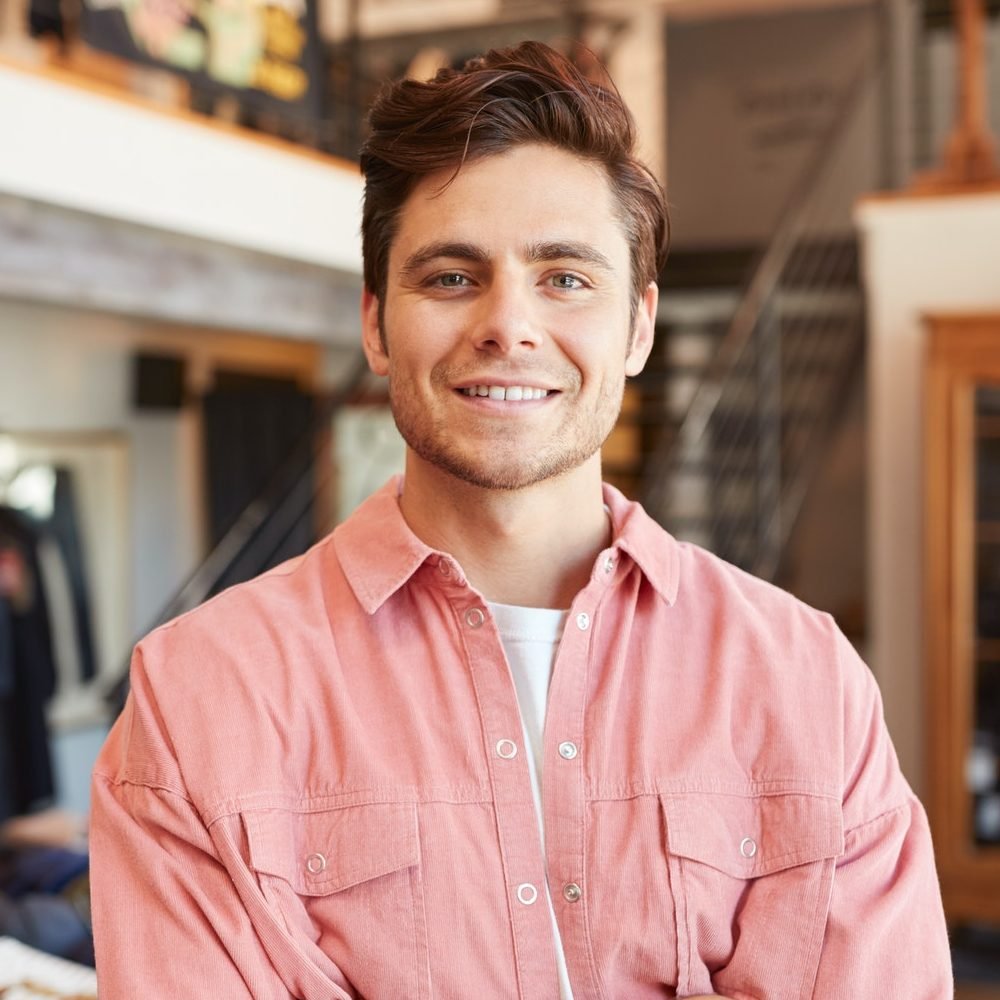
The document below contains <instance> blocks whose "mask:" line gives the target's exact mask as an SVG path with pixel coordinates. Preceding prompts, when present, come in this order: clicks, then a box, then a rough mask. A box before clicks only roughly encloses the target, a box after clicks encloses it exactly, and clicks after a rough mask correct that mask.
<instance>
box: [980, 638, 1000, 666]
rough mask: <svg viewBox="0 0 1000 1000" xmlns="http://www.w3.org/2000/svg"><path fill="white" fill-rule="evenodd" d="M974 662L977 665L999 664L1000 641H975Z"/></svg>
mask: <svg viewBox="0 0 1000 1000" xmlns="http://www.w3.org/2000/svg"><path fill="white" fill-rule="evenodd" d="M976 661H977V662H978V663H992V662H997V663H1000V639H977V640H976Z"/></svg>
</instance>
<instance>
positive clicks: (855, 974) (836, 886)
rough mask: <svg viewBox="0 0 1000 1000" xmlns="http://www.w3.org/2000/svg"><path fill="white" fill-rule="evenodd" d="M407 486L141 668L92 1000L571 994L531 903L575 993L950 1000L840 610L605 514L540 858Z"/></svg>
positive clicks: (916, 827) (875, 715) (380, 497)
mask: <svg viewBox="0 0 1000 1000" xmlns="http://www.w3.org/2000/svg"><path fill="white" fill-rule="evenodd" d="M399 489H400V483H399V482H398V481H393V482H391V483H390V484H388V485H387V486H386V488H385V489H383V490H382V491H381V492H380V493H378V494H376V496H374V497H373V498H371V499H370V500H369V501H367V502H366V503H365V504H364V505H363V506H362V507H361V508H360V509H359V510H358V511H357V512H356V513H355V515H354V516H353V517H351V518H350V519H349V520H348V521H346V522H345V523H344V524H343V525H341V526H340V527H339V528H338V529H337V530H336V531H335V532H334V533H333V534H332V535H331V536H330V537H328V538H327V539H325V540H324V541H322V542H320V543H319V544H318V545H317V546H315V547H314V548H313V549H311V550H310V551H309V552H308V553H306V554H305V555H304V556H302V557H300V558H298V559H296V560H293V561H292V562H290V563H287V564H285V565H283V566H281V567H278V568H277V569H275V570H272V571H271V572H269V573H267V574H265V575H264V576H262V577H260V578H258V579H257V580H255V581H252V582H251V583H248V584H245V585H242V586H239V587H235V588H232V589H231V590H229V591H226V592H225V593H223V594H221V595H220V596H218V597H217V598H215V599H214V600H212V601H211V602H209V603H207V604H206V605H203V606H202V607H201V608H199V609H197V610H195V611H193V612H191V613H190V614H188V615H186V616H184V617H183V618H181V619H178V620H176V621H174V622H172V623H170V624H168V625H166V626H164V627H162V628H160V629H158V630H157V631H155V632H154V633H152V634H151V635H150V636H148V637H147V638H146V639H145V640H143V642H142V643H140V645H139V646H138V647H137V649H136V652H135V655H134V659H133V667H132V693H131V695H130V698H129V702H128V704H127V706H126V709H125V712H124V714H123V715H122V717H121V718H120V719H119V721H118V723H117V724H116V725H115V727H114V729H113V731H112V733H111V735H110V737H109V739H108V742H107V744H106V746H105V748H104V750H103V752H102V754H101V757H100V760H99V761H98V764H97V767H96V769H95V776H94V789H93V814H92V834H91V836H92V841H91V844H92V891H93V904H94V932H95V939H96V946H97V958H98V975H99V983H100V996H101V1000H126V998H127V1000H134V998H136V997H142V998H143V1000H156V998H162V1000H177V998H179V997H184V998H187V997H212V998H223V1000H229V998H233V1000H238V998H247V997H255V998H262V1000H272V998H273V1000H287V998H291V997H295V998H303V1000H321V998H322V1000H330V998H338V1000H343V998H347V997H364V998H369V1000H375V998H377V1000H383V998H392V1000H425V998H432V997H433V998H434V1000H468V998H470V997H476V998H483V1000H493V998H497V1000H499V998H504V1000H507V998H510V1000H513V998H519V1000H555V998H557V997H558V995H559V990H558V984H557V977H556V962H555V954H554V949H553V943H552V933H551V928H550V926H549V916H548V913H547V911H546V907H545V906H544V903H543V901H544V897H543V889H544V880H545V879H546V878H547V879H548V885H549V887H550V890H551V895H552V899H553V903H554V905H555V910H556V917H557V920H558V923H559V929H560V934H561V937H562V941H563V945H564V948H565V953H566V960H567V965H568V969H569V975H570V979H571V981H572V987H573V993H574V997H575V998H576V1000H598V998H601V1000H639V998H647V997H648V998H652V997H673V996H690V995H693V994H698V993H710V992H713V991H715V992H718V993H721V994H723V995H725V996H728V997H732V998H734V1000H804V998H809V997H815V998H817V1000H848V998H850V1000H889V998H900V1000H902V998H905V1000H946V998H948V997H950V996H951V995H952V985H951V970H950V962H949V955H948V944H947V937H946V932H945V924H944V918H943V914H942V910H941V901H940V894H939V890H938V884H937V878H936V874H935V871H934V865H933V858H932V851H931V843H930V837H929V834H928V830H927V825H926V821H925V817H924V813H923V810H922V808H921V806H920V804H919V803H918V802H917V801H916V799H915V798H914V797H913V794H912V792H911V791H910V789H909V788H908V787H907V785H906V783H905V781H904V779H903V777H902V776H901V774H900V771H899V767H898V764H897V761H896V757H895V754H894V752H893V749H892V746H891V743H890V741H889V738H888V735H887V733H886V730H885V726H884V723H883V720H882V711H881V703H880V699H879V694H878V691H877V688H876V686H875V683H874V681H873V679H872V677H871V675H870V673H869V671H868V670H867V668H866V667H865V666H864V664H863V663H861V661H860V660H859V659H858V657H857V656H856V654H855V653H854V651H853V649H852V648H851V646H850V645H849V643H848V642H847V641H846V640H845V639H844V638H843V637H842V636H841V635H840V633H839V632H838V631H837V629H836V627H835V626H834V624H833V623H832V621H831V619H830V618H829V617H828V616H826V615H823V614H820V613H818V612H816V611H813V610H811V609H809V608H807V607H805V606H804V605H802V604H800V603H799V602H797V601H795V600H794V599H793V598H791V597H790V596H788V595H787V594H785V593H783V592H781V591H779V590H777V589H775V588H773V587H771V586H768V585H766V584H764V583H761V582H760V581H757V580H754V579H753V578H751V577H749V576H747V575H746V574H743V573H741V572H739V571H738V570H736V569H734V568H733V567H731V566H728V565H726V564H725V563H723V562H721V561H719V560H718V559H716V558H714V557H713V556H711V555H709V554H708V553H706V552H704V551H703V550H701V549H698V548H696V547H694V546H689V545H684V544H680V543H677V542H676V541H674V540H673V539H672V538H670V536H668V535H667V534H666V533H665V532H663V531H662V529H661V528H659V527H658V526H657V525H656V524H655V523H654V522H653V521H652V520H650V519H649V518H648V517H647V516H646V514H645V513H644V512H643V511H642V509H641V507H639V506H638V505H636V504H632V503H629V502H628V501H626V500H625V499H624V498H623V497H621V496H620V495H619V494H617V493H616V492H615V491H614V490H612V489H610V488H608V489H606V493H605V502H606V503H607V505H608V508H609V510H610V512H611V518H612V522H613V526H614V540H613V543H612V545H611V546H610V548H609V549H608V550H606V551H605V552H602V553H601V554H600V555H599V557H598V559H597V560H596V562H595V565H594V569H593V573H592V575H591V578H590V581H589V583H588V584H587V585H586V586H585V587H584V589H583V590H582V591H581V592H580V593H579V594H578V595H577V597H576V599H575V600H574V602H573V605H572V607H571V609H570V613H569V616H568V620H567V625H566V629H565V632H564V635H563V638H562V641H561V642H560V645H559V651H558V654H557V657H556V661H555V664H554V668H553V674H552V681H551V687H550V692H549V702H548V709H547V716H546V721H545V745H544V773H545V781H544V787H543V813H544V821H545V833H546V839H545V851H544V854H543V849H542V845H541V841H540V837H539V830H538V823H537V822H536V816H535V807H534V804H533V801H532V792H531V785H530V779H529V774H528V769H527V763H526V760H527V753H526V748H525V747H524V746H523V745H522V742H523V737H522V730H521V722H520V716H519V713H518V706H517V698H516V692H515V689H514V685H513V682H512V680H511V676H510V672H509V670H508V667H507V662H506V660H505V658H504V654H503V650H502V647H501V643H500V639H499V636H498V634H497V631H496V628H495V625H494V622H493V619H492V617H491V615H490V613H489V609H488V607H487V603H486V600H485V598H484V597H483V595H481V594H478V593H477V592H476V591H475V590H474V588H472V587H471V586H470V585H469V584H468V582H467V581H466V579H465V577H464V575H463V573H462V569H461V567H460V566H458V565H457V564H456V563H455V561H454V560H453V559H452V558H451V557H450V556H448V555H446V554H444V553H440V552H436V551H434V550H432V549H430V548H428V547H427V546H426V545H424V544H423V543H421V542H420V541H419V540H418V539H417V538H416V537H415V536H414V535H413V534H412V533H411V532H410V531H409V529H408V528H407V526H406V524H405V522H404V520H403V518H402V516H401V514H400V512H399V506H398V500H397V497H398V492H399ZM581 616H585V617H581ZM505 741H507V742H505ZM566 741H571V742H573V743H575V744H576V746H577V748H578V751H579V752H578V753H577V755H576V756H575V757H573V758H572V759H566V758H565V757H564V756H561V755H560V754H559V752H558V747H559V745H560V744H561V743H563V742H566ZM512 750H513V752H512ZM571 883H572V884H574V885H576V886H579V888H580V890H581V892H580V895H579V898H576V899H574V898H573V897H574V895H575V894H574V892H573V891H572V890H570V891H569V892H568V893H567V892H564V890H565V888H566V887H567V886H568V885H569V884H571ZM532 899H533V901H532Z"/></svg>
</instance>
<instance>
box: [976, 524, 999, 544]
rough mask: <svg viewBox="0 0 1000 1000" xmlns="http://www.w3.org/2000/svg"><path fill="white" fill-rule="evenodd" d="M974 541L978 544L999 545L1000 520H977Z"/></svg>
mask: <svg viewBox="0 0 1000 1000" xmlns="http://www.w3.org/2000/svg"><path fill="white" fill-rule="evenodd" d="M976 541H977V542H978V543H979V544H980V545H1000V521H979V522H977V524H976Z"/></svg>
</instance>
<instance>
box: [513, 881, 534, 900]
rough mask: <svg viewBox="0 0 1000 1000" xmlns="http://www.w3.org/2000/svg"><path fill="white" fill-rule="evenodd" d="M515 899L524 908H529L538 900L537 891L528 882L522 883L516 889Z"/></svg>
mask: <svg viewBox="0 0 1000 1000" xmlns="http://www.w3.org/2000/svg"><path fill="white" fill-rule="evenodd" d="M517 898H518V901H519V902H521V903H524V905H525V906H531V904H532V903H533V902H534V901H535V900H536V899H538V890H537V889H536V888H535V887H534V886H533V885H532V884H531V883H530V882H522V883H521V884H520V885H519V886H518V887H517Z"/></svg>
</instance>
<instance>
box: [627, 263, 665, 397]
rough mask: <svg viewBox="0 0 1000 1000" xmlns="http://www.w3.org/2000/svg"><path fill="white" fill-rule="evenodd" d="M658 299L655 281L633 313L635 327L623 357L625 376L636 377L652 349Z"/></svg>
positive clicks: (658, 291) (648, 287)
mask: <svg viewBox="0 0 1000 1000" xmlns="http://www.w3.org/2000/svg"><path fill="white" fill-rule="evenodd" d="M659 298H660V290H659V288H657V286H656V282H655V281H651V282H650V283H649V285H648V286H647V288H646V291H645V292H644V293H643V296H642V298H641V299H640V300H639V306H638V308H637V309H636V311H635V326H634V327H633V329H632V341H631V343H630V344H629V349H628V354H626V355H625V374H626V375H628V376H630V377H631V376H633V375H638V374H639V372H641V371H642V369H643V368H644V367H645V366H646V359H647V358H648V357H649V352H650V351H651V350H652V349H653V330H654V329H655V327H656V303H657V302H658V301H659Z"/></svg>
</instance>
